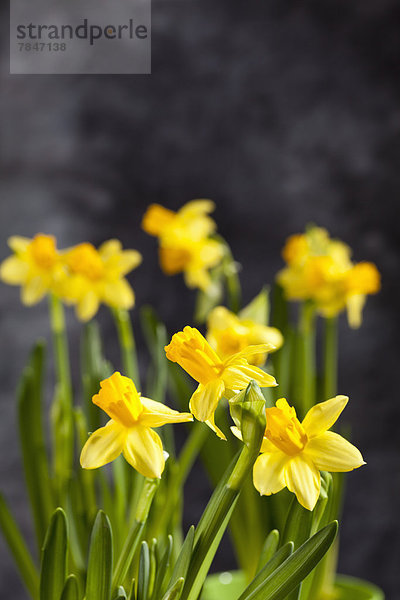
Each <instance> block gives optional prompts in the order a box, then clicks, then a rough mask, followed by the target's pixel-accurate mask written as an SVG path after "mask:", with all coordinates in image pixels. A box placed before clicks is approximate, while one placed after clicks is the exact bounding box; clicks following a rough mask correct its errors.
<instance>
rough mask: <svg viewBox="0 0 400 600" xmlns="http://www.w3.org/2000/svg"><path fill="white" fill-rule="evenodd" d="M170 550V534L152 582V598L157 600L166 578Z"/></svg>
mask: <svg viewBox="0 0 400 600" xmlns="http://www.w3.org/2000/svg"><path fill="white" fill-rule="evenodd" d="M171 552H172V536H171V535H169V536H168V538H167V545H166V548H165V551H164V554H163V555H162V558H161V560H160V563H159V565H158V568H157V572H156V578H155V582H154V588H153V594H152V600H158V598H160V596H161V592H162V590H164V582H165V580H166V577H167V574H168V568H169V562H170V558H171Z"/></svg>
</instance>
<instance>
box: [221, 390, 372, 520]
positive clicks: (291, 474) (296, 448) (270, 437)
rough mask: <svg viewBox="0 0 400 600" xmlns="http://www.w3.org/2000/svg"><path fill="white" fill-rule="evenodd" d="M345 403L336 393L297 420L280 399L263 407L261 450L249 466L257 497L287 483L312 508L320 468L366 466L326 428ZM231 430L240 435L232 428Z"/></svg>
mask: <svg viewBox="0 0 400 600" xmlns="http://www.w3.org/2000/svg"><path fill="white" fill-rule="evenodd" d="M347 402H348V398H347V397H346V396H336V397H335V398H331V399H330V400H327V401H326V402H321V403H319V404H316V405H315V406H313V407H312V408H311V409H310V410H309V411H308V413H307V415H306V416H305V418H304V419H303V421H302V422H301V423H300V421H299V420H298V418H297V416H296V411H295V410H294V408H293V407H291V406H289V404H288V403H287V401H286V400H285V398H280V399H279V400H277V402H276V406H275V407H272V408H267V409H266V419H267V425H266V429H265V434H264V439H263V442H262V444H261V454H260V456H259V457H258V458H257V460H256V462H255V464H254V469H253V482H254V486H255V488H256V489H257V490H258V491H259V492H260V494H261V495H265V496H269V495H271V494H276V493H277V492H279V491H280V490H282V489H283V488H284V487H287V488H288V489H289V490H290V491H291V492H293V493H294V494H295V495H296V497H297V500H298V502H299V503H300V504H301V505H302V506H304V508H306V509H308V510H313V509H314V507H315V505H316V502H317V500H318V497H319V494H320V489H321V476H320V471H328V472H334V473H335V472H347V471H352V470H353V469H357V468H358V467H361V466H362V465H364V464H365V462H364V460H363V457H362V455H361V453H360V451H359V450H358V449H357V448H356V447H355V446H353V444H351V443H350V442H348V441H347V440H345V439H344V438H343V437H342V436H340V435H339V434H337V433H334V432H333V431H328V430H329V429H330V428H331V427H332V425H333V424H334V423H335V422H336V420H337V419H338V417H339V416H340V413H341V412H342V410H343V409H344V407H345V406H346V404H347ZM232 431H233V433H234V434H235V435H236V436H237V437H239V438H241V432H240V431H239V430H238V428H237V427H233V428H232Z"/></svg>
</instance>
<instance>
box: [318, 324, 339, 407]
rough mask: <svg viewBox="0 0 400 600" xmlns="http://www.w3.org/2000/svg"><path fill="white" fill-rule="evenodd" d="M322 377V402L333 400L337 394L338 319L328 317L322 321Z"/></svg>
mask: <svg viewBox="0 0 400 600" xmlns="http://www.w3.org/2000/svg"><path fill="white" fill-rule="evenodd" d="M324 325H325V331H324V376H323V381H322V394H323V398H322V400H328V399H329V398H333V396H336V394H337V378H338V319H337V317H330V318H327V319H325V320H324Z"/></svg>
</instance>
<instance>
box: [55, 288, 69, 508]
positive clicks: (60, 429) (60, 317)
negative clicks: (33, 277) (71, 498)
mask: <svg viewBox="0 0 400 600" xmlns="http://www.w3.org/2000/svg"><path fill="white" fill-rule="evenodd" d="M49 299H50V324H51V330H52V335H53V345H54V358H55V371H56V380H57V385H56V393H55V397H54V401H53V405H52V407H51V421H52V437H53V448H54V452H53V455H54V461H53V470H54V476H55V477H54V479H55V490H56V494H57V495H58V499H57V502H58V504H59V506H65V505H66V501H67V489H68V482H69V480H70V477H71V474H72V466H73V460H74V415H73V396H72V385H71V370H70V364H69V353H68V340H67V333H66V329H65V317H64V306H63V304H62V302H61V300H60V299H59V298H57V296H55V295H54V294H51V295H50V296H49Z"/></svg>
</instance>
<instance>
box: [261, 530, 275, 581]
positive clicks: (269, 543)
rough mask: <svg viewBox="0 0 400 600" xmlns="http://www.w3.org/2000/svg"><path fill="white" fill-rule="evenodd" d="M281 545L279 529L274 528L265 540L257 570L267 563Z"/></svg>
mask: <svg viewBox="0 0 400 600" xmlns="http://www.w3.org/2000/svg"><path fill="white" fill-rule="evenodd" d="M278 545H279V531H278V530H277V529H273V530H272V531H270V532H269V534H268V535H267V537H266V540H265V542H264V545H263V547H262V550H261V554H260V558H259V561H258V568H257V571H259V570H260V569H262V568H263V567H264V565H266V564H267V562H268V561H269V560H271V558H272V557H273V555H274V554H275V552H276V551H277V549H278Z"/></svg>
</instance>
